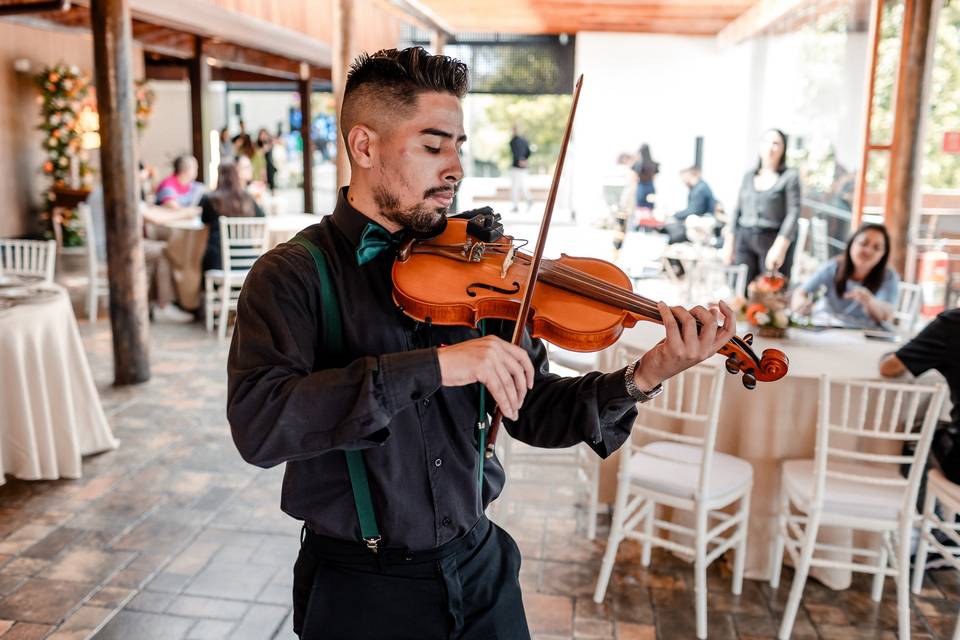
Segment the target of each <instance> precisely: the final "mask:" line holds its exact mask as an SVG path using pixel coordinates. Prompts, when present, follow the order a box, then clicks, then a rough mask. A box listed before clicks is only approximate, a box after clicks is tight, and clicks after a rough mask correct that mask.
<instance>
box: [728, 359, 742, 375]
mask: <svg viewBox="0 0 960 640" xmlns="http://www.w3.org/2000/svg"><path fill="white" fill-rule="evenodd" d="M726 365H727V373H739V372H740V362H739V360H737V358H736V356H730V357H729V358H727V362H726Z"/></svg>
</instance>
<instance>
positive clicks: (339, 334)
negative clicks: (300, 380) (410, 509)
mask: <svg viewBox="0 0 960 640" xmlns="http://www.w3.org/2000/svg"><path fill="white" fill-rule="evenodd" d="M291 242H295V243H297V244H299V245H300V246H301V247H303V248H304V249H306V250H307V251H308V252H309V253H310V256H311V257H312V258H313V262H314V264H316V266H317V276H318V277H319V278H320V302H321V307H322V308H321V312H322V313H323V344H324V347H325V348H326V349H328V350H329V351H330V352H332V353H333V355H335V356H342V355H343V354H342V348H343V330H342V327H341V324H340V303H339V301H338V300H337V292H336V289H335V288H334V286H333V280H332V279H331V278H330V271H329V269H328V268H327V259H326V256H324V254H323V251H321V250H320V248H319V247H317V245H315V244H313V243H312V242H310V241H309V240H307V239H306V237H304V236H302V235H299V234H298V235H296V236H295V237H294V238H293V240H291ZM480 333H481V335H483V334H485V333H486V331H485V326H484V322H483V321H482V320H481V321H480ZM485 395H486V394H485V389H484V388H483V386H481V388H480V416H479V418H478V420H477V430H478V432H479V438H480V446H479V452H480V463H479V467H480V470H479V471H478V473H477V487H478V490H479V494H480V498H479V499H480V501H481V505H482V502H483V459H484V450H485V442H484V440H485V439H486V427H487V414H486V411H485V409H484V404H485V403H484V396H485ZM344 453H345V454H346V457H347V469H348V471H349V473H350V487H351V488H352V489H353V502H354V504H355V505H356V507H357V518H358V519H359V520H360V535H361V536H362V537H363V541H364V542H366V543H367V547H369V548H370V550H371V551H373V552H374V553H377V551H378V549H379V545H380V530H379V529H378V528H377V517H376V514H374V512H373V500H372V499H371V498H370V484H369V482H368V481H367V466H366V464H364V462H363V453H362V452H361V451H359V450H353V451H345V452H344Z"/></svg>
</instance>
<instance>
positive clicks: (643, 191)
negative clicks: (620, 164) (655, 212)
mask: <svg viewBox="0 0 960 640" xmlns="http://www.w3.org/2000/svg"><path fill="white" fill-rule="evenodd" d="M632 169H633V171H634V173H636V174H637V206H638V207H645V208H647V209H653V205H654V198H655V194H656V192H657V190H656V188H654V186H653V178H654V177H655V176H656V175H657V174H658V173H659V172H660V163H659V162H655V161H654V160H653V156H652V155H651V154H650V145H648V144H646V143H644V144H642V145H640V157H639V158H638V159H637V161H636V162H635V163H634V164H633V167H632Z"/></svg>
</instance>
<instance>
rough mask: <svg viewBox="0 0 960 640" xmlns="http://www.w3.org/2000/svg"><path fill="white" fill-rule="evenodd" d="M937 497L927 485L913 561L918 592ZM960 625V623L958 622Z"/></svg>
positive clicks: (924, 566) (914, 590)
mask: <svg viewBox="0 0 960 640" xmlns="http://www.w3.org/2000/svg"><path fill="white" fill-rule="evenodd" d="M936 501H937V499H936V497H935V496H934V495H933V492H932V491H931V490H930V485H927V496H926V498H924V500H923V520H922V521H921V523H920V540H919V541H918V543H917V555H916V557H915V559H914V561H913V592H914V593H916V594H918V595H919V593H920V589H921V588H922V587H923V574H924V572H925V571H926V566H927V548H928V546H929V544H928V543H927V536H929V535H930V522H931V519H932V518H933V517H935V511H934V505H935V504H936ZM958 626H960V624H958Z"/></svg>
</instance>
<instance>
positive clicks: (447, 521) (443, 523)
mask: <svg viewBox="0 0 960 640" xmlns="http://www.w3.org/2000/svg"><path fill="white" fill-rule="evenodd" d="M440 526H441V527H449V526H450V518H444V519H443V520H441V521H440Z"/></svg>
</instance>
